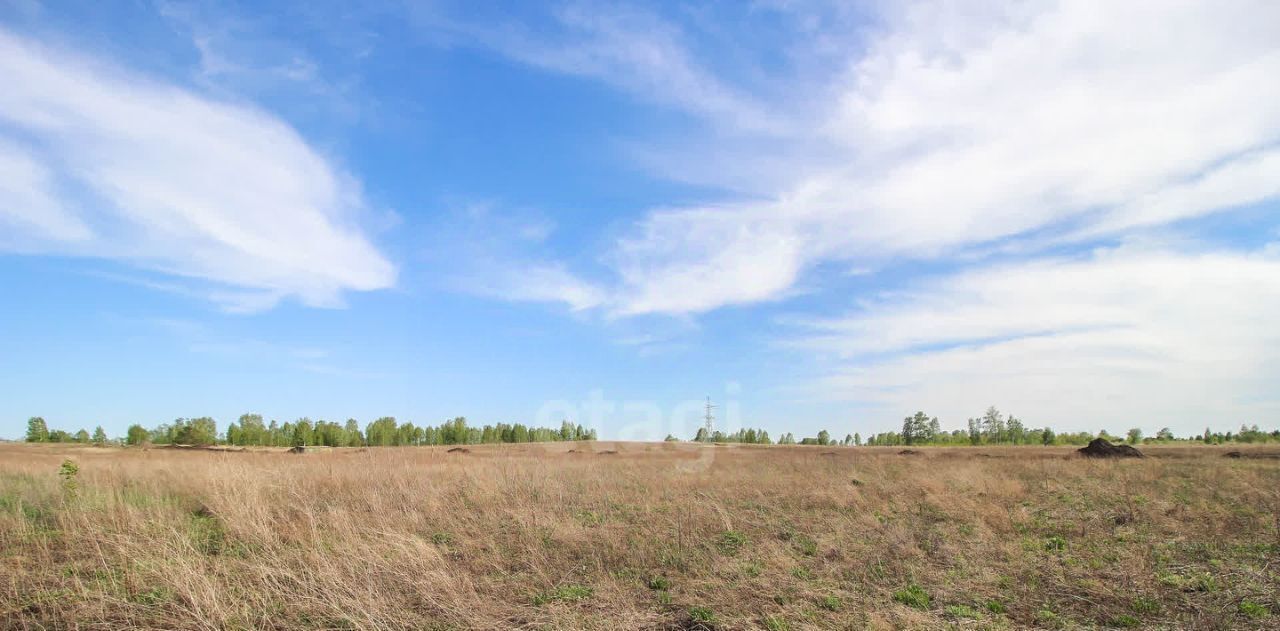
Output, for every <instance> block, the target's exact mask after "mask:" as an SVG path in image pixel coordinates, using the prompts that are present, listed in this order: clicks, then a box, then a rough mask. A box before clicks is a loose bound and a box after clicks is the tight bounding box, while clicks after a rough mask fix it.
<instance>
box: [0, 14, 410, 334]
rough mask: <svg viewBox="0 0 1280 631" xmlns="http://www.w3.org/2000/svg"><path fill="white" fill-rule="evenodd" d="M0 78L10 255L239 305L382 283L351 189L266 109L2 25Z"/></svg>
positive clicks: (387, 269) (325, 302)
mask: <svg viewBox="0 0 1280 631" xmlns="http://www.w3.org/2000/svg"><path fill="white" fill-rule="evenodd" d="M0 75H3V76H5V77H6V78H7V79H8V80H7V82H6V84H7V85H8V89H6V90H5V91H4V92H3V94H0V166H3V167H4V168H5V170H6V180H8V181H9V182H10V184H8V185H6V186H3V187H0V194H2V195H4V198H3V200H0V204H3V206H5V210H4V211H3V212H0V220H4V221H5V222H6V223H7V225H8V228H9V231H8V235H7V238H6V239H5V240H4V242H3V245H4V247H5V248H6V249H9V250H10V251H22V252H28V253H35V252H40V253H49V254H63V255H72V256H87V257H101V258H109V259H113V260H121V261H125V262H128V263H130V264H133V265H136V266H138V267H140V268H145V269H148V270H153V271H159V272H163V273H166V274H169V275H172V276H176V277H183V278H186V279H188V280H189V282H192V283H195V284H197V285H199V287H200V291H201V292H202V293H204V294H205V295H207V296H209V297H210V298H211V299H213V300H215V301H224V299H225V303H226V304H227V305H228V306H229V307H230V308H233V309H240V310H246V309H247V310H259V309H264V308H269V307H271V306H272V305H274V304H276V303H277V302H278V301H279V300H281V299H284V298H294V299H298V300H300V301H301V302H303V303H305V304H308V305H313V306H333V305H338V304H341V302H342V295H343V293H344V292H346V291H366V290H374V289H382V288H386V287H390V286H392V285H393V284H394V282H395V278H396V268H395V266H394V265H393V264H392V263H391V262H390V261H388V260H387V259H386V257H384V256H383V255H382V254H381V253H380V252H379V251H378V249H377V247H376V246H375V245H374V244H373V243H372V242H371V241H370V240H369V238H368V237H367V236H366V235H365V234H364V232H363V231H362V230H361V228H360V227H359V221H360V218H361V215H362V214H363V213H364V212H365V202H364V200H363V196H362V193H361V191H360V186H359V184H358V182H357V181H356V180H355V179H354V178H352V177H351V176H349V175H348V174H346V173H344V172H343V171H342V170H341V169H340V168H338V167H336V166H335V165H334V164H333V163H332V162H331V161H330V160H329V159H327V158H326V157H325V156H323V155H321V154H320V153H318V152H317V151H315V150H314V149H313V148H312V147H310V146H309V145H308V143H307V142H306V140H304V139H303V138H302V137H301V136H300V135H299V134H298V133H297V132H296V131H295V130H293V129H292V128H291V127H290V126H289V125H288V124H286V123H285V122H283V121H281V120H280V119H278V118H275V117H273V116H272V115H270V114H269V113H267V112H264V111H262V110H259V109H256V108H254V107H252V106H249V105H245V104H240V103H231V102H226V101H219V100H214V99H210V98H207V97H203V96H201V95H200V94H197V93H195V92H192V91H190V90H186V89H183V88H181V87H177V86H174V85H169V84H166V83H163V82H159V81H156V80H153V79H150V78H148V77H144V76H139V75H136V74H133V73H130V72H129V71H128V70H125V69H122V68H119V67H115V66H111V65H106V64H102V63H98V62H95V61H91V60H89V59H88V58H86V57H84V56H81V55H79V54H77V53H75V52H73V51H67V50H60V49H53V48H49V47H46V46H44V45H42V44H39V43H37V42H33V41H30V40H27V39H24V38H22V37H20V36H17V35H14V34H12V33H9V32H7V31H3V30H0ZM10 175H12V177H9V176H10Z"/></svg>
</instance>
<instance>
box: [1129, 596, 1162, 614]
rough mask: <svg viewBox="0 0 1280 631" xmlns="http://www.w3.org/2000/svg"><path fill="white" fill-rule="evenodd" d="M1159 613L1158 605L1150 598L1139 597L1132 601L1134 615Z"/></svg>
mask: <svg viewBox="0 0 1280 631" xmlns="http://www.w3.org/2000/svg"><path fill="white" fill-rule="evenodd" d="M1159 611H1160V603H1158V602H1156V601H1154V600H1152V599H1150V598H1142V597H1139V598H1135V599H1133V612H1134V613H1159Z"/></svg>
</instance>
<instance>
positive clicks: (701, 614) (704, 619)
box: [689, 607, 716, 624]
mask: <svg viewBox="0 0 1280 631" xmlns="http://www.w3.org/2000/svg"><path fill="white" fill-rule="evenodd" d="M689 619H690V620H693V621H694V622H700V623H702V624H712V623H713V622H715V621H716V614H715V612H714V611H711V609H710V608H707V607H690V608H689Z"/></svg>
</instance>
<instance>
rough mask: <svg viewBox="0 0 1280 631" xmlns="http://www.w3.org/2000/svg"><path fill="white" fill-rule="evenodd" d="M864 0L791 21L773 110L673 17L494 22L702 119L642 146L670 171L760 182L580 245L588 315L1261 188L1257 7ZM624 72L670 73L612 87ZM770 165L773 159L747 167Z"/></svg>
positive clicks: (1105, 225)
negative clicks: (592, 246) (522, 27)
mask: <svg viewBox="0 0 1280 631" xmlns="http://www.w3.org/2000/svg"><path fill="white" fill-rule="evenodd" d="M574 6H575V7H577V6H578V5H574ZM880 9H881V10H880V14H879V16H878V19H877V21H876V23H877V27H876V30H875V31H874V32H871V33H866V32H861V31H859V32H853V31H844V30H840V29H845V28H847V24H845V23H844V22H838V24H840V27H839V28H828V29H822V28H821V27H817V26H813V25H812V24H810V23H808V22H805V21H802V20H792V22H794V23H795V24H798V25H807V26H805V27H804V28H799V27H797V28H796V29H795V30H794V32H793V36H794V37H795V38H796V39H797V40H799V39H801V38H804V39H805V41H813V42H817V41H821V42H824V43H823V45H822V46H820V47H819V46H818V45H816V44H815V45H811V46H804V45H796V46H795V47H793V48H791V49H789V50H790V51H791V53H792V54H795V55H810V59H811V60H812V61H813V63H812V64H810V65H811V66H816V67H819V68H824V69H826V70H827V77H826V79H827V81H826V82H825V83H819V82H815V81H813V80H812V77H811V76H805V77H803V80H801V79H790V80H791V83H790V84H788V83H787V82H788V81H789V75H787V74H785V73H783V74H777V75H774V79H776V81H777V82H779V83H781V84H783V85H789V87H791V88H793V89H794V90H793V92H792V94H791V98H790V99H778V98H775V97H774V95H773V94H766V95H762V94H760V93H759V91H758V90H757V91H753V90H752V89H749V86H748V87H742V86H740V85H739V84H735V83H734V82H732V81H730V80H728V79H727V78H726V77H725V75H724V74H723V73H716V72H713V71H712V70H711V68H710V66H709V65H708V64H706V63H704V60H703V59H702V58H700V57H699V56H698V55H696V54H694V52H693V50H694V49H695V46H694V45H693V41H694V38H695V37H696V35H697V33H690V32H689V27H688V26H687V25H685V26H684V27H682V28H677V27H675V26H673V25H672V24H671V23H669V22H667V21H663V19H661V18H659V17H657V16H655V15H653V14H644V15H645V17H644V19H643V21H647V22H651V23H653V24H655V25H656V26H654V27H652V28H644V29H627V32H626V34H625V37H624V36H615V34H613V30H611V29H612V27H611V25H614V24H618V23H621V22H623V21H627V20H637V19H639V18H636V17H635V15H636V11H637V10H635V9H626V10H622V11H616V12H615V13H610V9H608V8H602V7H599V6H595V5H592V11H593V12H584V11H583V10H581V9H573V10H570V11H568V12H567V13H564V14H562V15H568V16H570V18H564V17H562V18H561V21H562V22H564V23H565V24H567V25H568V26H569V27H570V34H569V35H568V36H566V37H564V38H563V39H561V40H559V41H557V42H556V45H555V46H551V45H547V46H532V45H529V44H528V43H527V42H524V40H522V39H520V38H518V37H512V36H510V34H509V31H500V32H498V33H497V34H490V36H489V39H488V40H485V39H484V38H479V39H480V41H492V42H496V43H493V44H492V45H493V46H495V47H496V48H497V49H499V50H501V51H502V52H504V53H505V54H508V55H511V56H513V57H515V58H518V59H521V60H523V61H525V62H527V63H529V64H531V65H534V66H537V67H541V68H545V69H548V70H551V71H556V72H564V73H569V74H575V75H580V76H590V77H597V78H599V79H601V80H602V81H604V82H605V83H607V84H610V85H615V86H617V87H619V88H621V89H624V90H628V91H631V92H633V93H643V94H642V98H646V99H649V100H658V101H660V102H663V103H667V104H670V105H672V106H675V107H680V108H683V109H685V110H687V111H690V112H691V113H695V114H698V115H699V116H703V117H705V118H706V119H707V120H708V121H709V122H708V123H707V125H706V131H705V133H704V134H702V135H700V136H699V135H695V136H694V137H691V138H689V139H688V140H687V142H683V143H676V144H674V145H662V146H660V147H659V148H657V149H655V150H653V151H651V152H650V153H649V154H648V155H647V156H646V158H645V159H646V161H647V162H648V163H651V164H653V163H659V162H661V161H662V159H663V157H664V156H665V157H667V158H669V160H668V162H670V163H671V164H673V165H678V166H677V167H673V168H672V169H671V173H670V174H671V175H672V176H673V177H676V178H683V177H684V176H685V175H684V174H680V173H677V171H681V170H684V168H685V167H686V166H688V167H690V168H689V170H690V171H692V172H693V175H692V176H690V177H693V178H694V179H696V180H699V181H702V182H703V183H707V184H713V185H721V186H724V187H725V188H726V189H741V188H742V185H743V182H744V181H746V180H751V179H758V180H759V182H760V184H757V185H756V186H755V187H750V186H748V190H750V193H751V194H750V197H749V198H743V197H740V196H732V195H730V196H727V197H725V198H724V199H723V200H721V201H718V202H713V203H709V204H700V205H696V206H688V207H681V206H675V207H663V208H657V209H653V210H651V211H649V212H647V213H645V214H644V215H643V216H642V217H641V218H639V219H638V220H636V222H635V223H634V226H633V229H632V230H630V231H629V232H627V233H626V234H624V235H623V236H621V237H620V238H619V239H618V240H617V241H616V243H614V244H613V247H612V248H610V249H608V250H607V251H606V252H604V253H603V255H602V260H603V261H604V262H605V263H606V264H607V266H608V269H609V271H610V273H608V274H604V275H598V274H584V278H585V279H587V280H584V282H588V281H589V282H591V283H592V284H593V285H596V286H598V287H600V289H601V291H602V292H604V294H606V295H607V296H608V299H607V300H606V301H604V302H602V303H601V306H602V308H604V309H606V310H608V311H609V312H611V313H614V314H622V315H631V314H644V313H699V312H705V311H708V310H712V309H716V308H718V307H722V306H726V305H735V304H749V303H756V302H761V301H768V300H776V299H778V298H781V297H785V296H787V295H789V293H790V292H791V291H793V290H794V288H795V287H796V286H797V284H798V283H799V282H800V280H801V278H802V277H803V276H804V275H805V274H806V273H808V272H810V271H811V270H813V269H814V268H815V267H816V266H818V265H821V264H823V263H827V262H833V261H835V262H841V263H852V264H854V265H858V266H864V265H874V264H875V263H876V262H877V261H882V260H886V259H891V258H896V259H899V260H901V259H902V258H903V257H906V258H917V259H918V258H926V259H928V258H939V257H945V256H950V255H956V254H959V253H962V252H964V251H965V250H968V249H973V248H980V247H984V246H987V245H989V244H992V243H995V242H1000V241H1007V240H1010V239H1020V238H1024V237H1028V236H1035V237H1036V238H1037V239H1038V240H1039V241H1040V242H1042V243H1052V242H1055V241H1058V242H1061V241H1063V240H1067V239H1074V240H1079V239H1082V238H1090V239H1097V238H1107V237H1111V236H1114V235H1117V234H1122V233H1125V232H1127V231H1132V230H1136V229H1145V228H1150V227H1159V226H1163V225H1166V224H1168V223H1170V222H1174V221H1180V220H1185V219H1190V218H1196V217H1201V216H1204V215H1206V214H1209V213H1214V212H1222V211H1224V210H1229V209H1231V208H1234V207H1237V206H1240V205H1245V204H1251V203H1259V202H1263V201H1267V200H1274V199H1275V198H1276V195H1277V192H1278V191H1277V189H1276V186H1275V184H1274V183H1275V182H1277V181H1280V162H1277V160H1276V156H1277V155H1280V105H1278V104H1280V83H1277V82H1275V81H1274V80H1271V79H1270V77H1274V76H1277V75H1280V46H1278V45H1277V43H1276V42H1278V41H1280V30H1278V29H1280V27H1277V25H1280V12H1278V9H1277V7H1276V5H1274V3H1265V2H1255V3H1248V2H1245V3H1235V4H1232V5H1230V6H1227V7H1224V6H1222V5H1221V4H1220V3H1209V2H1191V3H1176V4H1171V3H1162V2H1140V1H1139V2H1123V3H1110V4H1108V5H1106V6H1105V7H1102V6H1099V5H1089V4H1081V3H1029V4H1027V3H1007V4H996V5H987V6H984V7H983V8H982V9H981V10H973V8H971V7H960V6H957V5H951V4H947V3H937V2H914V3H909V4H906V5H886V6H882V7H881V8H880ZM762 10H766V11H767V10H777V11H781V12H782V13H780V14H779V15H789V13H788V12H790V11H791V10H792V8H791V7H789V6H787V5H782V6H781V7H780V8H779V7H775V8H773V9H762ZM601 13H603V14H604V15H603V16H602V15H600V14H601ZM588 14H589V15H590V19H586V18H576V19H575V18H573V17H572V16H577V15H588ZM575 29H576V30H575ZM815 31H816V32H815ZM583 33H586V35H583ZM819 33H820V35H819ZM504 34H505V35H504ZM512 42H514V43H512ZM833 42H843V43H844V45H834V44H833ZM544 48H545V49H548V50H551V51H554V55H552V54H551V53H546V52H544V50H543V49H544ZM643 51H661V54H657V53H656V52H655V53H653V54H647V53H644V52H643ZM832 51H836V53H835V54H837V55H845V57H844V61H843V63H835V62H834V61H833V53H832ZM794 65H796V66H803V65H804V64H803V62H799V63H795V64H794ZM739 74H744V73H739ZM644 77H676V78H677V79H675V80H671V81H668V82H666V83H662V84H661V85H660V86H657V85H655V86H650V87H643V86H642V87H640V88H637V87H634V86H632V85H631V84H630V83H629V82H632V81H637V80H640V79H643V78H644ZM679 77H692V79H690V80H689V81H688V82H683V81H681V80H678V78H679ZM637 78H640V79H637ZM686 83H691V84H694V85H693V87H691V86H689V85H686ZM707 90H711V91H710V92H708V91H707ZM724 95H732V96H731V97H728V96H724ZM727 102H732V103H734V104H736V105H735V106H734V107H732V108H726V107H722V105H723V104H724V103H727ZM814 103H820V105H814ZM736 110H741V111H750V112H758V113H759V114H758V115H755V114H753V115H752V116H741V115H737V114H734V113H731V112H732V111H736ZM753 120H770V121H782V122H783V123H782V124H779V125H768V126H761V125H755V124H753V123H751V121H753ZM766 129H767V130H766ZM723 147H729V148H731V149H728V150H726V149H723ZM770 155H779V156H785V158H786V159H780V160H775V161H771V160H769V159H768V158H767V157H765V158H761V156H770ZM766 170H769V171H772V173H770V175H768V176H764V177H757V176H758V174H759V173H761V172H762V171H766ZM1046 235H1047V236H1048V237H1049V239H1045V237H1046Z"/></svg>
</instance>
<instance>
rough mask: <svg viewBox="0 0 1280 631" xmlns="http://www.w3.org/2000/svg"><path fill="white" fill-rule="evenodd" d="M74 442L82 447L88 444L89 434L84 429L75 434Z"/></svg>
mask: <svg viewBox="0 0 1280 631" xmlns="http://www.w3.org/2000/svg"><path fill="white" fill-rule="evenodd" d="M76 442H77V443H80V444H84V445H87V444H89V432H88V431H87V430H84V429H81V430H80V431H78V432H76Z"/></svg>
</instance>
